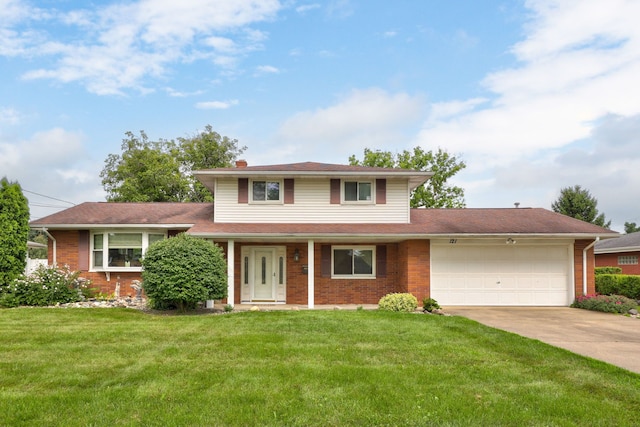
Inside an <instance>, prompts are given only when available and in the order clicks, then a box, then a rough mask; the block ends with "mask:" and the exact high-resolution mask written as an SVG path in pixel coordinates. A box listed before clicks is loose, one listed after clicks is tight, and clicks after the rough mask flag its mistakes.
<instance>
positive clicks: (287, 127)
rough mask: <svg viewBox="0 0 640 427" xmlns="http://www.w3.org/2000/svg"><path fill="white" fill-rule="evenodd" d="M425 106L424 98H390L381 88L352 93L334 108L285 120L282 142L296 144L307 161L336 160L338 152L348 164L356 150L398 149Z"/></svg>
mask: <svg viewBox="0 0 640 427" xmlns="http://www.w3.org/2000/svg"><path fill="white" fill-rule="evenodd" d="M423 106H424V101H423V99H422V98H421V97H419V96H410V95H408V94H406V93H396V94H390V93H387V92H385V91H383V90H381V89H378V88H371V89H364V90H353V91H351V92H350V93H348V94H346V95H345V96H343V97H342V98H341V99H340V100H339V101H338V102H337V103H336V104H335V105H332V106H329V107H326V108H319V109H317V110H315V111H304V112H300V113H297V114H295V115H294V116H292V117H290V118H289V119H287V120H285V121H284V123H282V125H281V126H280V129H279V132H278V135H279V140H282V141H283V142H284V143H285V144H286V143H291V144H295V145H296V146H297V148H298V151H299V152H300V151H303V152H305V155H304V157H306V158H317V156H318V155H323V156H325V157H328V156H333V157H334V158H335V156H336V152H342V153H344V154H343V155H342V157H343V158H344V159H345V161H346V159H347V157H348V155H349V154H354V150H355V151H358V152H359V151H361V150H362V149H363V148H365V147H369V148H384V147H385V146H390V145H394V146H397V141H398V139H399V135H400V133H401V132H402V130H403V129H404V127H405V126H411V125H412V124H413V123H416V122H417V121H418V119H419V117H420V113H421V111H422V109H423ZM404 139H406V138H404ZM329 147H331V149H328V148H329Z"/></svg>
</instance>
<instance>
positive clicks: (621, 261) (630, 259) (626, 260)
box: [618, 255, 638, 265]
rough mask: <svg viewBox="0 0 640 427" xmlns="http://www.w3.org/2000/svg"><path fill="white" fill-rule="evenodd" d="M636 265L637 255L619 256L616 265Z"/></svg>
mask: <svg viewBox="0 0 640 427" xmlns="http://www.w3.org/2000/svg"><path fill="white" fill-rule="evenodd" d="M636 264H638V257H637V255H620V256H619V257H618V265H636Z"/></svg>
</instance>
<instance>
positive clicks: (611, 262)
mask: <svg viewBox="0 0 640 427" xmlns="http://www.w3.org/2000/svg"><path fill="white" fill-rule="evenodd" d="M619 256H636V257H638V258H640V253H638V252H620V253H615V254H598V255H596V267H620V268H621V269H622V274H633V275H640V264H633V265H618V257H619Z"/></svg>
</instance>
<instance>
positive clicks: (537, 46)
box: [419, 0, 640, 166]
mask: <svg viewBox="0 0 640 427" xmlns="http://www.w3.org/2000/svg"><path fill="white" fill-rule="evenodd" d="M527 4H528V6H529V7H530V8H532V9H533V12H534V13H535V19H533V20H532V22H531V23H530V24H529V25H528V27H527V29H528V34H527V37H526V38H525V39H524V40H523V41H522V42H520V43H518V44H517V45H516V46H514V49H513V52H514V53H515V54H516V56H517V57H518V59H520V60H521V63H520V65H519V66H518V67H517V68H511V69H506V70H502V71H497V72H495V73H492V74H490V75H488V76H487V77H486V79H485V80H484V82H483V84H484V86H485V87H486V89H487V90H488V91H489V92H490V93H491V94H492V96H491V100H490V101H489V102H486V103H477V104H475V105H473V100H461V101H455V102H457V103H459V104H460V105H472V106H473V107H474V108H472V109H471V110H468V109H465V110H461V111H460V113H459V114H454V115H451V116H449V117H437V116H430V117H429V118H428V120H427V121H426V122H425V126H424V129H423V131H422V132H421V134H420V136H419V142H426V141H431V142H433V141H436V142H439V143H441V144H446V145H447V146H448V147H451V148H452V149H453V150H454V151H459V152H463V153H465V154H470V155H473V156H479V157H481V158H483V159H484V160H486V161H487V162H488V163H485V165H486V166H491V165H495V164H500V163H503V162H504V161H509V160H513V159H516V158H519V157H520V156H521V155H523V154H524V155H530V154H532V153H535V152H537V151H539V150H548V149H557V148H560V147H563V146H564V145H566V144H570V143H571V142H573V141H576V140H579V139H581V138H585V137H587V136H588V135H589V133H590V131H591V130H592V129H593V123H594V121H595V120H597V119H598V118H600V117H602V116H603V115H605V114H609V113H616V114H634V113H635V112H638V111H640V86H638V85H637V83H636V81H637V77H636V76H638V75H640V49H639V48H638V47H639V45H640V28H639V27H638V26H637V25H636V24H635V22H633V20H632V19H629V16H639V15H638V14H639V13H640V9H639V7H640V3H638V2H633V1H627V2H624V1H617V2H616V4H615V5H612V4H609V3H606V4H604V3H602V2H599V1H597V0H596V1H584V2H580V3H570V4H568V3H567V2H556V1H542V0H541V1H530V2H528V3H527ZM614 6H615V7H614ZM598 16H602V17H603V18H602V19H601V20H599V19H598V18H597V17H598ZM574 21H575V22H577V23H580V25H576V24H575V22H574ZM596 22H597V24H596ZM602 40H616V41H617V42H616V43H614V44H606V45H603V43H602ZM455 102H454V103H455ZM434 111H437V109H434Z"/></svg>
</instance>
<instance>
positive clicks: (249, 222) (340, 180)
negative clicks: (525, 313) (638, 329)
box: [31, 161, 617, 308]
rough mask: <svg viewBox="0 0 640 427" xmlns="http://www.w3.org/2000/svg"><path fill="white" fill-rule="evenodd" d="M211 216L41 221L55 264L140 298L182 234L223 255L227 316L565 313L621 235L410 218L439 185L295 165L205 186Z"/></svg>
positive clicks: (530, 218) (539, 212) (121, 211)
mask: <svg viewBox="0 0 640 427" xmlns="http://www.w3.org/2000/svg"><path fill="white" fill-rule="evenodd" d="M195 175H196V177H197V178H198V179H199V180H200V181H201V182H202V183H203V184H204V185H205V186H206V187H207V188H209V189H210V190H211V192H212V193H213V194H214V195H215V202H214V203H198V204H193V203H106V202H102V203H83V204H81V205H78V206H75V207H72V208H70V209H67V210H65V211H62V212H59V213H57V214H53V215H50V216H48V217H45V218H41V219H39V220H36V221H33V222H32V223H31V226H32V227H33V228H44V229H45V230H46V231H47V232H48V233H49V234H50V235H51V237H52V238H50V239H49V242H50V243H49V244H50V247H49V254H50V262H52V263H58V264H68V265H69V266H70V267H71V268H72V269H78V270H82V272H83V276H85V277H87V278H89V279H91V280H92V281H93V283H94V285H97V286H100V288H101V289H102V291H103V292H109V291H113V289H115V283H118V287H119V288H120V289H121V293H123V294H127V293H129V294H133V291H132V290H131V288H130V285H131V281H132V280H134V279H139V278H140V271H141V267H140V258H141V256H142V255H143V254H144V251H145V250H146V248H147V246H148V245H149V244H151V243H153V242H154V241H156V240H159V239H163V238H167V237H170V236H172V235H175V234H177V233H179V232H187V233H189V234H192V235H195V236H198V237H201V238H204V239H209V240H211V241H214V242H216V243H218V244H219V245H220V246H221V247H222V248H223V249H224V251H225V253H226V257H227V262H228V279H229V288H228V291H229V297H228V303H230V304H239V303H251V304H259V303H287V304H299V305H307V306H308V307H309V308H313V307H314V305H316V304H375V303H377V302H378V300H379V299H380V298H381V297H382V296H384V295H386V294H388V293H391V292H410V293H412V294H413V295H415V296H416V297H417V298H418V300H419V301H421V300H422V298H424V297H429V296H431V297H433V298H435V299H436V300H438V302H439V303H440V304H443V305H534V306H566V305H569V304H570V303H571V302H572V301H573V299H574V297H575V296H576V295H582V294H585V293H593V292H594V274H593V270H594V255H593V245H594V244H595V242H596V239H598V238H607V237H615V236H617V233H614V232H612V231H609V230H606V229H604V228H601V227H598V226H595V225H593V224H589V223H586V222H583V221H579V220H576V219H573V218H570V217H567V216H564V215H560V214H557V213H554V212H551V211H548V210H545V209H532V208H508V209H411V208H410V207H409V199H410V194H411V191H412V190H413V189H415V188H416V187H418V186H419V185H422V184H423V183H424V182H426V181H427V180H428V179H429V178H430V177H431V176H432V174H431V173H429V172H419V171H410V170H404V169H385V168H371V167H361V166H345V165H330V164H321V163H312V162H308V163H295V164H284V165H273V166H253V167H249V166H247V164H246V162H243V161H239V162H237V164H236V167H234V168H220V169H210V170H202V171H197V172H195Z"/></svg>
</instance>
